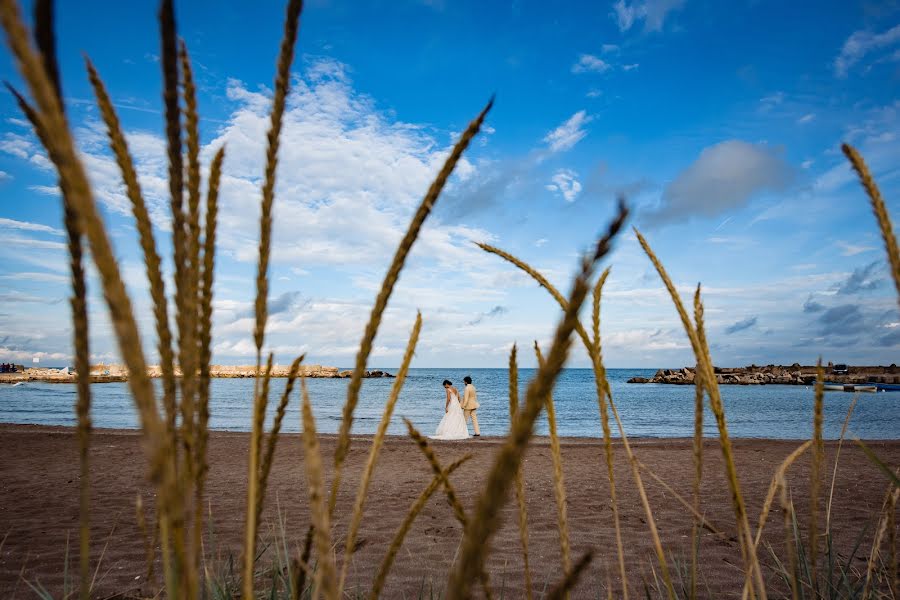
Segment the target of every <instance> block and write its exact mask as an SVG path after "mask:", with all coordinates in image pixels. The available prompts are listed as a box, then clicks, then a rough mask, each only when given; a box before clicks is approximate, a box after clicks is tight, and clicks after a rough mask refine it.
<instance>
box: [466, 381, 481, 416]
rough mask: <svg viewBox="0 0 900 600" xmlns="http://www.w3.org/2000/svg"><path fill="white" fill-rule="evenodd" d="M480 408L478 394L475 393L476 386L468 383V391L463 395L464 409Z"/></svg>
mask: <svg viewBox="0 0 900 600" xmlns="http://www.w3.org/2000/svg"><path fill="white" fill-rule="evenodd" d="M478 406H479V404H478V392H476V391H475V386H474V385H472V384H471V383H467V384H466V391H465V393H464V394H463V401H462V409H463V410H475V409H476V408H478Z"/></svg>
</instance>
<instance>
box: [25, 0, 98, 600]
mask: <svg viewBox="0 0 900 600" xmlns="http://www.w3.org/2000/svg"><path fill="white" fill-rule="evenodd" d="M53 14H54V5H53V1H52V0H37V2H35V5H34V21H35V29H34V39H35V43H36V44H37V47H38V49H39V50H40V55H41V59H42V61H43V66H44V71H45V73H46V74H47V77H48V78H49V79H50V83H51V84H52V86H53V91H54V93H55V94H56V99H57V102H58V103H59V106H60V110H61V111H62V110H64V109H65V107H64V105H63V102H62V84H61V82H60V76H59V65H58V63H57V59H56V34H55V32H54V27H53ZM8 87H9V88H10V91H12V92H13V94H14V96H15V97H16V100H17V102H18V104H19V107H20V108H21V109H22V112H23V113H25V115H26V116H27V117H28V120H29V121H30V122H31V124H32V126H33V127H34V128H35V130H36V131H37V132H38V135H39V137H46V136H47V135H48V132H46V131H43V132H41V130H40V120H39V118H38V116H37V112H36V111H35V110H34V109H33V108H32V107H31V106H30V105H29V104H28V103H27V102H26V101H25V99H24V97H22V95H21V94H19V93H18V92H16V91H15V90H13V89H12V87H11V86H8ZM45 144H46V141H45ZM59 187H60V190H61V192H62V196H63V213H64V223H65V229H66V240H67V246H68V250H69V272H70V277H71V282H72V296H71V298H70V299H69V306H70V309H71V312H72V348H73V354H74V357H75V372H76V388H77V397H76V401H75V413H76V416H77V420H78V421H77V426H76V431H77V437H78V464H79V500H78V503H79V511H78V513H79V523H78V540H79V544H78V566H79V597H80V598H81V599H82V600H87V598H89V597H90V593H91V585H90V584H91V576H90V573H91V559H90V544H91V537H90V536H91V532H90V485H91V484H90V443H91V428H92V424H91V390H90V383H91V374H90V347H89V340H88V315H87V285H86V282H85V273H84V264H83V247H82V234H81V230H80V228H79V224H78V218H77V216H76V214H75V212H74V210H73V208H72V206H71V201H70V199H69V198H68V193H67V191H66V188H65V184H64V182H63V181H62V179H60V180H59Z"/></svg>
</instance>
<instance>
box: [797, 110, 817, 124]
mask: <svg viewBox="0 0 900 600" xmlns="http://www.w3.org/2000/svg"><path fill="white" fill-rule="evenodd" d="M815 118H816V115H815V113H806V114H805V115H803V116H802V117H800V118H799V119H797V124H798V125H805V124H806V123H812V122H813V121H814V120H815Z"/></svg>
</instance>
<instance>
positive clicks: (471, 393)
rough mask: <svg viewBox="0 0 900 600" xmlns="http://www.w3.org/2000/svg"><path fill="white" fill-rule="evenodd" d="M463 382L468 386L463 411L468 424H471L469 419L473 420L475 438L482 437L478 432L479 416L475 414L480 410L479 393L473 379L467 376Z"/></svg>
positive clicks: (464, 395)
mask: <svg viewBox="0 0 900 600" xmlns="http://www.w3.org/2000/svg"><path fill="white" fill-rule="evenodd" d="M463 382H465V384H466V391H465V393H464V394H463V401H462V409H463V412H464V413H465V415H466V423H468V422H469V419H472V427H473V428H474V429H475V437H481V431H479V430H478V415H476V414H475V411H476V410H478V392H476V391H475V386H474V385H472V378H471V377H469V376H468V375H466V376H465V377H463Z"/></svg>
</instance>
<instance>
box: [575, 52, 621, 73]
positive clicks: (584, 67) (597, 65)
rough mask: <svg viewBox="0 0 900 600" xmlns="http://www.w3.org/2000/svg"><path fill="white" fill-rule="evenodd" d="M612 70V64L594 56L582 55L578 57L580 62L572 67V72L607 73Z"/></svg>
mask: <svg viewBox="0 0 900 600" xmlns="http://www.w3.org/2000/svg"><path fill="white" fill-rule="evenodd" d="M611 68H612V67H611V66H610V64H609V63H608V62H606V61H605V60H603V59H602V58H600V57H599V56H594V55H593V54H581V55H579V57H578V61H577V62H576V63H575V64H574V65H572V72H573V73H587V72H591V73H605V72H606V71H609V70H610V69H611Z"/></svg>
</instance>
